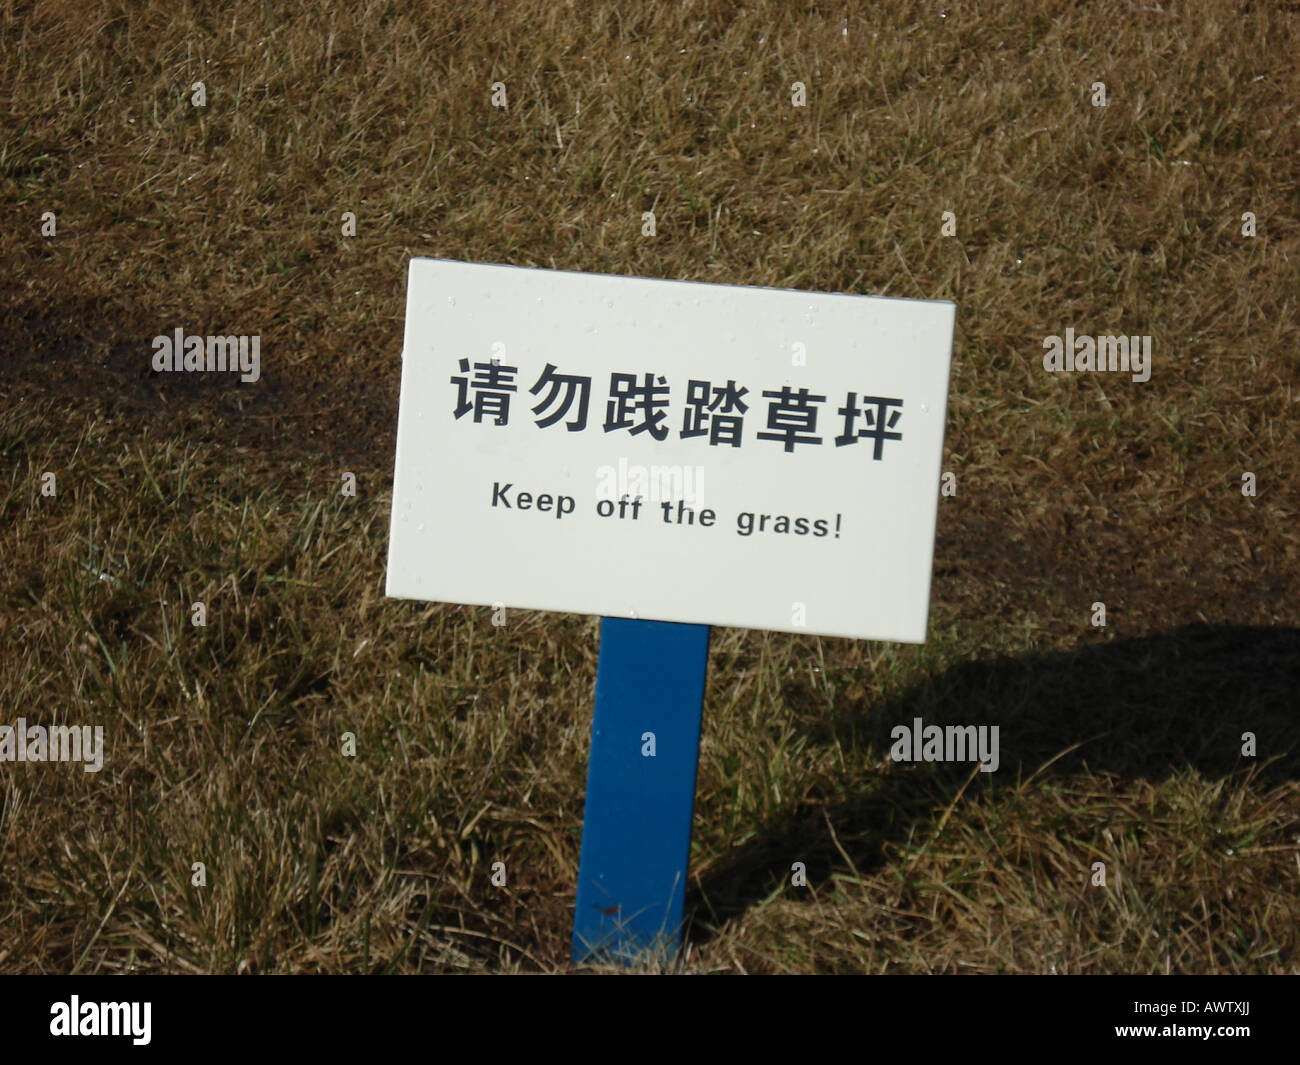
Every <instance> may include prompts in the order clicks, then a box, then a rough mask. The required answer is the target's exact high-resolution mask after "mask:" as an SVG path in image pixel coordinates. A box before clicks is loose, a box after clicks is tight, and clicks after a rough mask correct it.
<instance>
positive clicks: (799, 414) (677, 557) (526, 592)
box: [387, 259, 956, 643]
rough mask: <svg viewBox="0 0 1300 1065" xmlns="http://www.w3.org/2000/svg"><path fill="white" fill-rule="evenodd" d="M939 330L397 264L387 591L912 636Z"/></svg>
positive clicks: (540, 274)
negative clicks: (397, 389)
mask: <svg viewBox="0 0 1300 1065" xmlns="http://www.w3.org/2000/svg"><path fill="white" fill-rule="evenodd" d="M955 312H956V308H955V306H954V305H953V304H951V303H944V302H930V301H922V300H900V299H883V298H879V297H873V296H848V295H826V294H822V293H816V292H798V291H792V290H785V289H765V288H740V287H733V286H728V285H709V284H697V283H691V282H681V281H653V280H645V279H641V278H629V277H611V276H605V275H597V274H578V273H564V272H559V271H553V270H536V269H525V268H521V267H511V266H486V265H474V264H468V263H458V262H448V261H444V260H438V259H413V260H412V261H411V269H410V286H409V289H408V292H407V307H406V339H405V350H404V352H403V363H402V392H401V405H400V410H399V415H398V423H397V459H396V469H395V476H394V482H393V513H392V528H391V534H390V540H389V551H388V586H387V594H388V595H390V596H397V597H401V598H406V599H419V600H426V601H439V602H449V603H467V604H475V605H482V606H494V605H503V606H504V607H505V608H506V609H507V610H510V609H515V608H518V609H540V610H564V611H572V612H576V613H583V614H600V615H609V616H615V617H628V618H643V619H652V620H659V621H682V622H693V623H702V624H712V625H730V626H737V627H743V628H758V629H777V630H781V631H785V632H804V633H821V634H825V635H829V636H848V637H857V638H863V639H877V640H897V641H902V642H907V643H922V642H924V640H925V631H926V619H927V614H928V609H929V598H930V572H931V567H932V563H933V553H934V527H935V517H936V513H937V508H938V502H939V478H940V473H941V470H940V461H941V458H942V453H943V432H944V420H945V415H946V406H947V397H948V370H949V364H950V361H951V356H952V336H953V322H954V317H955Z"/></svg>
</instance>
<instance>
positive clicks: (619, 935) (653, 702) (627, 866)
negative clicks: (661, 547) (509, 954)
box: [573, 618, 709, 961]
mask: <svg viewBox="0 0 1300 1065" xmlns="http://www.w3.org/2000/svg"><path fill="white" fill-rule="evenodd" d="M708 651H709V627H708V626H707V625H677V624H673V623H672V622H666V621H628V620H626V619H623V618H604V619H602V621H601V623H600V661H599V663H598V664H597V667H596V707H595V712H594V714H593V715H592V722H591V755H590V759H589V761H588V763H587V804H586V809H585V812H584V813H583V820H582V857H581V860H580V862H579V867H578V902H577V908H576V910H575V912H574V918H573V960H574V961H584V960H585V959H586V958H588V957H590V956H596V957H604V958H610V959H616V960H629V961H630V960H631V959H633V958H635V957H636V956H637V955H638V954H643V953H647V952H649V953H653V952H657V951H661V950H667V951H670V952H672V951H675V949H676V947H677V946H679V945H680V936H679V933H680V929H681V924H682V901H683V899H684V898H685V895H686V870H687V863H688V860H689V856H690V849H691V815H692V813H693V811H694V806H695V768H696V764H697V761H698V756H699V749H700V713H701V710H702V707H703V703H704V679H705V669H706V665H707V658H708Z"/></svg>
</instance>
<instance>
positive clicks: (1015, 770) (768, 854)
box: [686, 625, 1300, 943]
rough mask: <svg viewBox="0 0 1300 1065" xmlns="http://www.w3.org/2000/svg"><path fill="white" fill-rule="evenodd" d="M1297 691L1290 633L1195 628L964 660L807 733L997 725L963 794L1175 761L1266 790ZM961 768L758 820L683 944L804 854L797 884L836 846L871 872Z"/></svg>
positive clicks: (913, 775)
mask: <svg viewBox="0 0 1300 1065" xmlns="http://www.w3.org/2000/svg"><path fill="white" fill-rule="evenodd" d="M1298 692H1300V630H1297V629H1290V628H1247V627H1224V626H1208V625H1197V626H1191V627H1187V628H1183V629H1179V630H1176V631H1174V632H1172V633H1168V634H1164V635H1160V636H1152V637H1147V638H1143V639H1135V640H1122V641H1119V640H1117V641H1114V642H1108V643H1105V644H1098V645H1093V646H1087V647H1082V648H1079V649H1077V650H1075V651H1072V652H1070V653H1066V654H1062V653H1054V654H1044V655H1026V656H1023V657H1020V658H1001V659H996V660H992V661H985V662H965V663H962V664H960V665H958V666H955V667H953V668H952V669H949V670H947V671H946V672H944V673H942V674H939V675H937V676H934V677H930V678H927V679H926V680H925V681H923V682H921V683H919V684H915V685H913V686H912V687H910V688H908V689H907V690H906V691H904V692H903V693H902V694H901V695H899V696H898V697H896V698H894V699H891V700H890V701H888V702H887V703H885V704H884V705H882V706H880V707H868V706H866V705H857V706H846V707H844V708H843V709H842V710H841V711H839V712H837V713H835V714H833V715H830V716H825V715H824V714H823V716H822V719H821V720H822V721H823V722H824V724H823V725H822V726H821V727H819V728H818V730H817V734H816V735H814V737H813V739H814V740H815V742H817V743H819V744H822V745H834V744H837V743H838V744H842V745H843V746H844V747H845V748H847V749H852V748H855V747H860V746H863V745H869V746H871V747H872V748H874V749H875V750H876V751H878V752H879V756H880V757H881V758H884V757H885V756H886V755H887V754H888V752H889V749H890V746H891V738H890V731H891V729H893V728H894V727H895V726H897V725H909V726H910V725H911V724H912V722H913V719H915V718H918V717H919V718H921V719H922V720H923V721H924V723H925V724H927V725H930V724H936V725H989V726H992V725H997V726H998V727H999V747H1000V752H999V753H1000V765H999V767H998V770H997V771H996V772H994V773H988V774H984V773H980V774H977V777H978V778H979V779H978V780H975V781H972V782H971V786H970V789H968V790H967V793H966V794H967V796H970V795H972V794H975V793H976V792H975V790H974V789H975V788H976V787H977V785H978V786H979V787H980V789H981V790H983V789H985V788H994V789H999V790H1006V789H1014V788H1015V787H1016V786H1017V784H1018V783H1020V782H1021V781H1025V780H1028V779H1029V778H1030V777H1032V776H1034V775H1035V774H1038V780H1039V781H1042V780H1045V779H1051V778H1053V777H1062V776H1065V775H1068V774H1070V773H1072V772H1075V771H1078V770H1081V769H1086V770H1088V771H1091V772H1095V773H1105V774H1114V775H1117V776H1120V777H1126V778H1129V779H1145V780H1148V781H1159V780H1163V779H1165V778H1167V777H1168V776H1170V774H1171V773H1174V772H1178V771H1180V770H1185V769H1189V768H1190V769H1193V770H1195V771H1196V772H1198V773H1199V774H1201V775H1202V776H1204V777H1207V778H1222V777H1226V776H1228V775H1230V774H1234V773H1237V774H1241V773H1244V772H1245V771H1246V770H1247V769H1249V768H1252V767H1253V768H1255V770H1256V779H1258V780H1260V781H1261V782H1262V783H1265V784H1271V785H1277V784H1280V783H1282V782H1284V781H1288V780H1295V779H1298V778H1300V712H1298V710H1300V695H1298V694H1297V693H1298ZM785 697H786V699H787V701H788V702H790V703H791V704H793V705H804V704H806V705H808V706H809V707H810V711H811V708H812V707H813V706H815V705H816V702H817V700H818V698H820V697H819V696H818V695H817V694H816V693H815V692H813V690H812V689H810V688H809V687H808V686H807V683H806V682H803V684H802V686H800V683H799V682H797V681H796V682H792V684H791V685H790V686H788V687H787V689H786V691H785ZM1244 732H1253V733H1254V734H1255V737H1256V742H1257V748H1256V750H1257V757H1255V758H1248V757H1243V756H1242V754H1241V749H1242V733H1244ZM1063 752H1065V753H1063ZM1053 759H1055V760H1054V761H1053ZM1048 763H1050V765H1049V764H1048ZM972 768H973V766H972V764H971V763H969V762H967V763H958V764H945V763H915V764H911V765H908V766H906V767H903V766H898V767H895V768H894V769H893V771H892V772H890V773H888V774H887V775H886V776H884V777H882V778H880V779H879V780H877V781H873V782H872V783H870V784H868V785H867V787H866V788H865V789H864V791H863V792H862V794H860V795H858V796H856V797H855V798H853V799H851V800H850V801H848V802H844V803H840V804H838V805H833V806H830V807H820V806H819V807H817V808H816V809H812V810H802V811H799V810H796V811H791V812H790V813H789V815H788V817H786V818H785V819H783V820H782V821H781V822H780V823H769V824H768V825H765V826H763V827H762V829H760V831H759V833H758V835H757V836H755V837H754V838H752V839H751V840H750V841H748V842H747V843H746V844H745V845H744V846H743V847H740V848H737V850H736V852H735V853H734V854H733V855H732V856H730V857H729V858H728V859H727V860H726V861H725V862H724V863H723V864H722V865H721V866H720V867H717V868H715V869H713V870H712V871H711V872H710V873H709V874H708V875H707V876H706V877H704V878H703V879H702V881H701V882H700V883H699V884H697V885H693V886H692V889H691V890H690V891H689V892H688V895H687V900H686V915H687V919H688V921H689V922H690V923H691V924H692V925H693V926H694V932H693V934H692V935H691V939H692V940H693V941H694V942H697V943H701V942H706V941H707V940H708V939H709V938H711V935H712V933H711V932H710V931H709V930H708V929H709V926H717V925H720V924H722V923H723V922H725V921H727V920H729V919H731V918H733V917H736V916H738V915H740V914H741V913H743V912H744V911H745V910H746V909H748V908H749V907H750V906H752V905H753V904H755V903H756V902H758V901H760V900H761V899H763V898H766V897H767V896H768V895H770V894H771V893H772V891H773V890H774V889H776V888H777V887H778V880H777V879H776V878H777V877H780V878H781V879H783V880H786V881H787V882H788V877H789V873H788V870H789V867H790V863H791V861H792V860H793V859H792V856H796V857H797V858H798V860H800V861H803V862H804V863H805V864H806V866H807V872H808V880H809V882H810V883H811V882H819V881H820V882H824V881H825V880H826V879H827V878H828V877H829V876H830V874H831V872H832V870H833V869H834V868H836V867H841V868H842V867H843V865H844V856H845V855H847V857H848V858H850V859H851V860H852V863H853V865H854V866H855V867H856V868H857V870H858V871H859V872H860V873H862V874H863V875H866V874H869V873H870V872H871V871H873V870H876V869H878V868H879V867H880V866H881V865H882V863H883V862H884V861H885V852H884V848H885V847H886V845H888V844H890V843H901V842H903V841H905V840H906V839H907V838H908V837H909V836H910V835H913V834H916V835H918V836H920V837H922V838H924V837H925V836H926V835H927V834H928V833H929V832H930V831H931V830H932V825H933V822H934V820H935V816H936V808H940V809H941V808H944V807H946V806H947V805H948V804H949V803H951V802H952V801H953V800H954V799H955V798H956V796H957V795H958V793H959V792H961V790H962V787H963V785H964V784H965V783H966V780H967V778H968V777H970V774H971V770H972ZM832 830H833V834H832ZM841 847H842V848H843V854H842V853H841ZM774 870H777V871H779V872H774Z"/></svg>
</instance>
